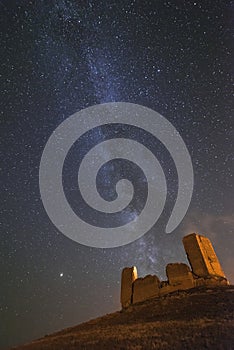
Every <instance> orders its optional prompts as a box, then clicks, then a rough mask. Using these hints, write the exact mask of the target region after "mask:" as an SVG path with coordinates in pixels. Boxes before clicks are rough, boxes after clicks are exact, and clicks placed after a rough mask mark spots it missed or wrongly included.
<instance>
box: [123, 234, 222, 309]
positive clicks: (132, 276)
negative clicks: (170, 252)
mask: <svg viewBox="0 0 234 350" xmlns="http://www.w3.org/2000/svg"><path fill="white" fill-rule="evenodd" d="M183 244H184V248H185V251H186V254H187V257H188V261H189V263H190V265H191V268H192V270H191V269H190V267H189V266H188V265H186V264H183V263H174V264H168V265H167V267H166V274H167V278H168V280H167V281H162V282H160V280H159V278H158V277H157V276H155V275H153V276H152V275H148V276H145V277H144V278H137V269H136V267H135V266H133V267H126V268H124V269H123V271H122V280H121V304H122V307H123V308H127V307H129V306H130V305H131V304H135V303H138V302H141V301H144V300H147V299H150V298H153V297H160V296H162V295H165V294H168V293H171V292H175V291H177V290H186V289H191V288H194V287H200V286H215V285H227V284H229V282H228V281H227V279H226V277H225V275H224V272H223V270H222V268H221V266H220V263H219V260H218V258H217V256H216V254H215V251H214V249H213V246H212V244H211V242H210V240H209V239H208V238H206V237H204V236H201V235H198V234H196V233H192V234H190V235H188V236H185V237H184V238H183Z"/></svg>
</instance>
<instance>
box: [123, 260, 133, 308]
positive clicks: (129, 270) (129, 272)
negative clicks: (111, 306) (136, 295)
mask: <svg viewBox="0 0 234 350" xmlns="http://www.w3.org/2000/svg"><path fill="white" fill-rule="evenodd" d="M136 279H137V269H136V267H135V266H133V267H125V268H124V269H123V271H122V278H121V304H122V307H128V306H129V305H131V304H132V294H133V293H132V289H133V285H132V284H133V282H134V281H135V280H136Z"/></svg>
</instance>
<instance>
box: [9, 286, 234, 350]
mask: <svg viewBox="0 0 234 350" xmlns="http://www.w3.org/2000/svg"><path fill="white" fill-rule="evenodd" d="M233 348H234V286H222V287H217V286H216V287H208V288H207V287H200V288H193V289H189V290H186V291H176V292H173V293H170V294H167V295H165V296H161V297H155V298H152V299H149V300H146V301H143V302H140V303H136V304H134V305H131V306H130V307H129V308H127V309H126V310H121V311H118V312H115V313H112V314H109V315H106V316H103V317H99V318H97V319H94V320H91V321H89V322H86V323H82V324H80V325H78V326H75V327H72V328H68V329H65V330H62V331H60V332H57V333H54V334H51V335H48V336H45V337H44V338H41V339H39V340H36V341H34V342H32V343H30V344H27V345H24V346H20V347H17V348H14V349H17V350H39V349H43V350H61V349H62V350H80V349H82V350H87V349H89V350H117V349H118V350H143V349H145V350H149V349H160V350H163V349H167V350H168V349H178V350H180V349H181V350H182V349H183V350H185V349H197V350H201V349H213V350H214V349H226V350H229V349H230V350H231V349H233Z"/></svg>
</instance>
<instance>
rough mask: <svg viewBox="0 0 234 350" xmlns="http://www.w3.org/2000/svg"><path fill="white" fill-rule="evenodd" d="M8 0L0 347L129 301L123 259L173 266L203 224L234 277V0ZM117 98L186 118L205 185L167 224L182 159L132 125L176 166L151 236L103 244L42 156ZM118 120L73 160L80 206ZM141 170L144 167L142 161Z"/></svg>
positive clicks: (166, 163) (169, 170)
mask: <svg viewBox="0 0 234 350" xmlns="http://www.w3.org/2000/svg"><path fill="white" fill-rule="evenodd" d="M0 9H1V15H0V18H1V22H0V26H1V32H0V36H1V63H2V64H1V72H0V86H1V98H0V101H1V109H0V113H1V118H0V132H1V136H0V144H1V164H0V174H1V189H2V191H1V204H0V215H1V219H0V224H1V231H0V232H1V241H0V252H1V254H0V275H1V287H0V320H1V326H0V347H3V348H4V347H8V346H11V345H13V344H20V343H22V342H26V341H29V340H30V339H33V338H37V337H40V336H43V335H44V334H47V333H50V332H52V331H55V330H58V329H62V328H65V327H68V326H71V325H75V324H78V323H80V322H83V321H85V320H88V319H90V318H91V317H95V316H98V315H102V314H105V313H107V312H111V311H114V310H117V309H119V308H120V303H119V291H120V289H119V287H120V284H119V282H120V275H121V269H122V268H123V267H125V266H132V265H136V266H137V267H138V272H139V274H140V275H145V274H149V273H156V274H157V275H158V276H159V277H160V278H162V279H163V278H166V276H165V267H166V264H167V263H169V262H175V261H181V262H186V256H185V253H184V251H183V247H182V243H181V238H182V237H183V236H184V235H185V234H187V233H189V232H191V231H198V232H199V233H204V234H206V235H207V236H208V237H209V238H211V240H212V242H213V244H214V247H215V250H216V252H217V255H218V256H219V258H220V260H221V263H222V265H223V269H224V271H225V272H226V274H227V277H228V278H229V279H230V280H231V281H232V282H234V274H233V271H232V266H233V265H234V261H233V250H234V241H233V225H234V218H233V212H234V210H233V209H234V208H233V195H234V191H233V171H234V166H233V160H234V158H233V153H234V152H233V151H234V147H233V139H234V131H233V126H234V125H233V117H232V115H231V114H232V110H233V105H232V104H231V97H232V94H231V93H232V75H231V65H232V62H231V54H232V51H231V20H232V17H231V13H232V11H233V3H232V1H221V0H220V1H219V0H212V1H211V0H208V1H203V2H201V1H177V2H175V1H157V2H156V1H111V2H108V1H87V2H86V1H84V2H83V1H65V0H64V1H62V0H54V1H51V2H47V1H26V0H25V1H24V0H22V1H15V2H9V1H6V0H5V1H4V0H2V1H1V2H0ZM112 101H116V102H120V101H121V102H131V103H135V104H140V105H143V106H146V107H149V108H151V109H153V110H155V111H157V112H158V113H160V114H161V115H163V116H164V117H165V118H167V120H168V121H170V122H171V123H172V124H173V126H174V127H175V128H176V129H177V130H178V131H179V133H180V135H181V137H182V138H183V140H184V142H185V143H186V146H187V148H188V151H189V153H190V155H191V158H192V162H193V167H194V192H193V198H192V201H191V204H190V207H189V210H188V212H187V215H186V216H185V218H184V220H183V221H182V223H181V224H180V225H179V226H178V227H177V229H176V230H175V231H173V232H172V233H171V234H165V226H166V224H167V222H168V218H169V216H170V213H171V210H172V207H173V203H174V201H175V198H176V193H177V187H178V184H177V173H176V170H175V165H174V163H173V160H172V159H171V157H170V155H169V153H168V151H167V150H166V149H165V148H164V147H163V146H162V145H161V144H160V142H158V141H157V140H154V139H153V138H150V137H148V135H147V134H146V133H142V134H139V130H132V131H131V132H132V135H133V136H132V137H135V138H136V139H137V140H139V141H141V142H143V143H146V144H147V146H148V147H149V148H152V149H153V150H154V152H155V155H156V156H157V159H158V160H159V161H160V164H161V166H162V168H163V170H164V171H165V175H166V179H167V188H168V194H167V202H166V206H165V210H164V211H163V213H162V215H161V217H160V219H159V220H158V222H157V223H156V225H155V226H154V227H153V228H152V229H151V230H150V231H149V232H148V233H147V234H146V235H144V236H143V237H142V238H140V239H139V240H137V241H135V242H132V243H131V244H129V245H126V246H123V247H119V248H113V249H96V248H90V247H87V246H83V245H81V244H78V243H76V242H73V241H71V240H69V239H68V238H67V237H65V236H64V235H63V234H62V233H60V232H59V231H58V229H57V228H56V227H55V226H54V225H53V224H52V223H51V221H50V220H49V218H48V216H47V214H46V212H45V210H44V207H43V204H42V201H41V197H40V191H39V164H40V159H41V155H42V152H43V149H44V147H45V144H46V142H47V140H48V138H49V136H50V135H51V134H52V132H53V131H54V130H55V128H56V127H57V126H58V125H59V124H60V123H61V122H62V121H64V120H66V119H67V118H68V117H69V116H70V115H72V114H73V113H75V112H77V111H79V110H81V109H83V108H85V107H88V106H93V105H94V104H99V103H105V102H112ZM108 132H113V130H112V131H110V130H105V128H104V127H103V128H97V129H96V130H93V132H92V133H91V134H89V135H87V137H86V138H85V137H84V138H83V140H82V142H81V141H80V143H79V141H78V143H77V144H76V145H74V148H73V149H72V150H71V152H72V151H73V153H71V154H70V155H69V157H70V158H68V159H67V160H66V162H65V166H64V176H65V175H66V179H64V185H65V188H66V191H67V192H66V195H67V197H68V198H69V200H70V201H71V203H72V205H73V206H74V208H75V207H76V210H78V209H79V208H78V209H77V206H79V200H78V199H77V198H78V197H77V188H76V186H77V185H76V182H75V180H76V179H77V171H78V169H77V162H79V157H80V154H81V153H82V152H84V151H85V150H86V149H88V148H89V147H90V143H91V141H92V142H94V143H98V142H100V140H103V139H105V138H108ZM122 132H123V133H124V132H126V130H122ZM106 133H107V134H106ZM79 152H81V153H79ZM76 154H77V158H76ZM109 165H110V168H109V170H110V169H111V166H112V165H113V164H109ZM121 169H122V168H121V166H119V168H118V172H119V175H120V177H121ZM129 169H130V170H129V176H130V178H131V177H133V176H134V174H135V170H136V169H135V168H129ZM133 169H135V170H133ZM109 170H108V167H107V168H103V169H102V173H101V178H102V179H103V181H101V180H98V181H99V182H98V188H99V189H100V192H102V195H103V196H104V197H105V196H107V197H108V196H110V197H108V199H111V196H114V195H115V193H114V192H113V187H110V186H109V184H108V181H109V180H110V181H112V180H113V176H111V174H110V172H109ZM112 175H113V174H112ZM99 179H100V177H99ZM141 180H142V181H141V182H140V184H138V185H139V186H140V188H139V191H140V192H139V193H140V194H141V195H142V196H141V195H140V194H138V199H139V200H140V203H138V204H141V200H143V199H142V198H143V196H144V191H145V188H144V177H143V175H142V177H141ZM105 191H106V192H105ZM111 191H112V192H111ZM112 198H113V197H112ZM138 211H139V208H138V209H137V208H136V210H134V208H133V210H132V211H131V212H130V213H129V217H128V218H127V219H129V218H130V219H134V218H135V215H137V213H138ZM85 215H86V219H87V220H88V219H89V218H87V217H88V216H89V214H88V212H86V210H85V211H84V216H85ZM123 219H124V218H123Z"/></svg>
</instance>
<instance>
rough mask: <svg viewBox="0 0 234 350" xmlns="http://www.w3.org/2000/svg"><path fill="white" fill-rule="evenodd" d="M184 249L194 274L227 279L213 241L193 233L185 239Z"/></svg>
mask: <svg viewBox="0 0 234 350" xmlns="http://www.w3.org/2000/svg"><path fill="white" fill-rule="evenodd" d="M183 244H184V248H185V251H186V254H187V258H188V261H189V263H190V265H191V267H192V270H193V273H194V274H195V275H197V276H199V277H208V276H218V277H225V275H224V272H223V270H222V268H221V266H220V263H219V260H218V258H217V256H216V254H215V251H214V248H213V246H212V244H211V241H210V240H209V239H208V238H207V237H204V236H200V235H197V234H195V233H192V234H190V235H188V236H185V237H184V238H183Z"/></svg>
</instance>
